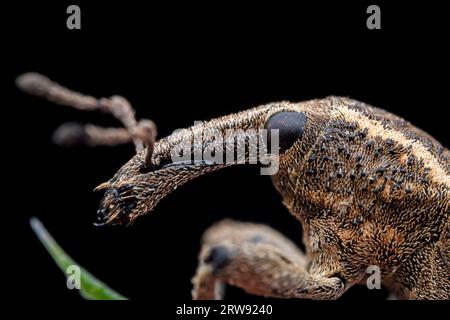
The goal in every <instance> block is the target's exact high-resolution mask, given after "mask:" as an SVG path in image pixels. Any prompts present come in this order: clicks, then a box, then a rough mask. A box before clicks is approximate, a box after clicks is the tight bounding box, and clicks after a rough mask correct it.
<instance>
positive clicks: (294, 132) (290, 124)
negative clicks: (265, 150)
mask: <svg viewBox="0 0 450 320" xmlns="http://www.w3.org/2000/svg"><path fill="white" fill-rule="evenodd" d="M305 124H306V115H305V114H304V113H302V112H278V113H276V114H274V115H272V116H271V117H270V118H269V120H267V122H266V125H265V128H266V129H267V130H268V132H269V139H268V140H269V145H270V131H271V130H272V129H278V130H279V142H280V152H281V153H283V152H285V151H286V150H288V149H289V148H290V147H291V146H292V145H293V144H294V143H295V141H297V140H298V139H299V138H301V136H302V135H303V130H304V128H305Z"/></svg>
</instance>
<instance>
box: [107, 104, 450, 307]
mask: <svg viewBox="0 0 450 320" xmlns="http://www.w3.org/2000/svg"><path fill="white" fill-rule="evenodd" d="M280 119H281V120H280ZM252 128H254V129H258V128H271V129H278V132H279V150H278V151H279V157H278V161H279V169H278V171H277V172H276V173H275V174H274V175H272V176H271V179H272V181H273V185H274V186H275V188H276V190H277V191H278V192H279V194H280V195H281V198H282V201H283V204H284V205H285V206H286V207H287V209H288V211H289V212H290V213H291V214H292V215H293V216H294V217H295V218H297V219H298V220H299V221H300V222H301V226H302V231H303V232H302V234H303V243H304V245H305V252H302V251H301V250H300V249H298V248H297V247H296V246H295V245H294V244H293V243H292V242H291V241H290V240H288V239H287V238H285V237H284V236H283V235H281V234H280V233H279V232H277V231H275V230H273V229H271V228H270V227H268V226H264V225H259V224H252V223H243V222H236V221H231V220H226V221H222V222H220V223H218V224H216V225H214V226H212V227H211V228H210V229H209V230H207V231H206V233H205V234H204V236H203V239H202V248H201V252H200V255H199V266H198V269H197V273H196V275H195V276H194V278H193V280H192V282H193V286H194V288H193V291H192V295H193V298H194V299H220V298H222V297H223V290H222V289H223V287H224V285H225V284H228V285H233V286H237V287H240V288H242V289H244V290H245V291H247V292H248V293H251V294H256V295H261V296H267V297H279V298H305V299H336V298H339V297H340V296H341V295H342V294H344V293H345V292H346V291H347V290H348V289H349V288H350V287H352V286H354V285H356V284H365V281H366V279H367V273H366V270H367V268H368V267H369V266H377V267H378V268H379V270H380V273H381V275H380V276H381V281H382V284H383V285H384V286H385V287H386V288H387V289H388V290H389V291H390V292H392V293H393V294H394V295H395V296H396V297H398V298H401V299H449V298H450V223H449V216H450V152H449V150H448V149H446V148H445V147H443V146H442V145H441V144H440V143H439V142H438V141H437V140H435V139H434V138H433V137H432V136H430V135H429V134H427V133H426V132H424V131H422V130H421V129H419V128H417V127H415V126H413V125H412V124H410V123H409V122H407V121H406V120H404V119H402V118H401V117H398V116H396V115H394V114H392V113H389V112H387V111H385V110H382V109H379V108H376V107H373V106H370V105H367V104H365V103H362V102H359V101H356V100H352V99H349V98H341V97H328V98H325V99H318V100H311V101H306V102H301V103H291V102H279V103H270V104H267V105H263V106H259V107H256V108H253V109H250V110H247V111H243V112H240V113H236V114H232V115H228V116H224V117H221V118H217V119H213V120H211V121H209V122H206V123H203V124H198V125H195V126H192V127H190V128H187V129H183V130H179V131H177V132H175V133H174V134H172V135H170V136H168V137H166V138H163V139H161V140H159V141H158V142H157V143H156V145H155V146H154V152H153V154H152V157H151V163H149V161H148V159H147V161H146V153H145V150H143V151H141V152H139V153H138V154H136V155H135V156H134V157H133V158H132V159H131V160H129V162H128V163H126V164H125V165H124V166H123V167H122V168H121V169H120V170H118V172H117V173H116V174H115V175H114V176H113V178H112V179H111V180H109V181H108V182H106V183H104V184H102V185H101V187H100V188H101V189H106V192H105V195H104V197H103V199H102V201H101V204H100V209H99V211H98V212H99V214H100V216H101V218H102V219H103V220H104V221H105V222H106V223H108V224H122V223H129V222H130V221H134V220H135V219H136V218H137V217H138V216H141V215H144V214H146V213H148V212H150V211H153V210H154V208H155V206H156V205H157V204H158V202H159V201H160V200H161V199H162V198H164V197H166V196H167V195H168V194H170V193H171V192H172V191H173V190H175V189H176V188H177V187H179V186H181V185H182V184H184V183H186V182H187V181H189V180H192V179H194V178H195V177H198V176H201V175H204V174H206V173H209V172H212V171H215V170H218V169H221V168H225V167H228V166H229V165H225V164H215V163H202V162H198V163H195V162H181V163H172V161H171V150H172V149H173V148H174V147H176V145H177V144H179V143H180V142H181V141H186V140H188V141H189V140H191V139H193V137H194V136H195V135H196V134H201V135H202V136H203V137H204V139H203V142H202V145H201V146H200V147H201V148H206V147H208V146H211V145H212V144H214V143H215V142H214V141H215V140H214V139H210V136H211V135H212V133H211V132H213V131H217V130H219V131H220V132H225V130H227V129H243V130H246V129H252Z"/></svg>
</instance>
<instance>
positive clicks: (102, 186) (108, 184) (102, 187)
mask: <svg viewBox="0 0 450 320" xmlns="http://www.w3.org/2000/svg"><path fill="white" fill-rule="evenodd" d="M110 187H111V182H109V181H106V182H103V183H100V184H99V185H98V186H96V187H95V189H94V192H97V191H101V190H105V189H108V188H110Z"/></svg>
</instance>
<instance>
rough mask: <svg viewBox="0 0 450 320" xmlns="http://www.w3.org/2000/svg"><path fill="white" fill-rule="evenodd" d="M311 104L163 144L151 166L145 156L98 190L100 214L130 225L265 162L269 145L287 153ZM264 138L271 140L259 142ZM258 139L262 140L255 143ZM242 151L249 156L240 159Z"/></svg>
mask: <svg viewBox="0 0 450 320" xmlns="http://www.w3.org/2000/svg"><path fill="white" fill-rule="evenodd" d="M311 103H312V102H310V103H309V104H305V103H301V104H292V103H287V102H281V103H273V104H268V105H264V106H260V107H257V108H253V109H250V110H247V111H243V112H240V113H237V114H232V115H228V116H225V117H222V118H218V119H213V120H211V121H208V122H204V123H200V124H197V125H195V126H192V127H190V128H187V129H183V130H178V131H176V132H174V133H173V134H172V135H170V136H168V137H166V138H164V139H161V140H160V141H158V142H157V143H156V145H155V149H154V153H153V156H152V164H151V165H150V166H149V165H145V150H144V151H143V152H141V153H139V154H137V155H136V156H134V157H133V158H132V159H131V160H130V161H129V162H128V163H126V164H125V165H124V166H123V167H122V168H121V169H120V170H119V171H118V172H117V173H116V174H115V176H114V177H113V178H112V179H111V180H110V181H108V182H107V183H104V184H102V185H101V186H100V187H99V188H100V189H106V192H105V195H104V198H103V200H102V202H101V204H100V209H99V210H98V215H99V219H100V221H102V222H103V223H107V224H108V223H109V224H123V223H130V222H132V221H134V220H135V219H136V218H137V217H138V216H140V215H143V214H145V213H147V212H149V211H151V210H153V209H154V207H155V206H156V205H157V204H158V202H159V201H160V200H161V199H162V198H164V197H165V196H167V195H168V194H169V193H171V192H172V191H173V190H175V189H176V188H177V187H179V186H181V185H182V184H184V183H186V182H187V181H189V180H192V179H194V178H196V177H198V176H200V175H203V174H205V173H208V172H212V171H215V170H218V169H221V168H224V167H227V166H230V165H233V164H236V163H259V162H263V161H262V156H264V154H262V153H261V150H262V148H263V147H264V148H267V144H272V148H271V150H270V153H271V154H273V153H274V152H275V153H278V151H280V152H285V151H286V150H288V149H289V147H290V145H292V144H294V143H295V142H296V140H298V139H299V138H300V137H301V135H302V133H303V130H304V129H305V123H307V121H308V120H307V118H308V116H307V112H306V111H305V113H303V112H304V110H306V109H308V110H311ZM276 115H277V116H276ZM272 116H273V117H272ZM261 129H268V131H269V132H268V131H267V130H266V131H264V130H262V131H261ZM273 129H277V130H273ZM271 131H276V133H277V134H278V131H279V133H280V134H279V137H278V136H277V137H276V138H277V139H276V140H277V141H276V143H277V144H273V139H274V138H273V135H272V134H271ZM261 132H263V133H265V134H268V137H261V136H259V135H260V134H261ZM255 134H256V135H258V139H253V138H255V137H253V136H252V135H255ZM267 138H268V139H267ZM278 140H279V141H278ZM261 142H262V143H261ZM278 142H279V146H278ZM255 143H256V144H257V147H256V149H255V148H253V149H252V148H251V147H252V144H255ZM273 145H275V146H276V147H273ZM253 147H254V146H253ZM269 147H270V145H269ZM239 150H244V154H243V155H242V154H241V157H240V155H239V152H238V151H239ZM252 150H253V151H254V150H256V152H253V153H252ZM264 150H265V151H266V152H267V149H264ZM205 155H208V156H205ZM230 155H231V156H230ZM255 156H256V157H257V158H258V157H259V159H258V160H256V159H254V157H255ZM265 159H266V160H267V158H265ZM259 160H261V161H259ZM252 161H253V162H252ZM266 165H268V163H266Z"/></svg>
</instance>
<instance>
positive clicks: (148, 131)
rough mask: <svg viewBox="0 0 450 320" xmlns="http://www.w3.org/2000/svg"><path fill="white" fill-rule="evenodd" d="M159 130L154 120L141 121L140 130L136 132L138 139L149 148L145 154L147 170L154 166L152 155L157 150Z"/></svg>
mask: <svg viewBox="0 0 450 320" xmlns="http://www.w3.org/2000/svg"><path fill="white" fill-rule="evenodd" d="M156 135H157V129H156V125H155V123H154V122H153V121H152V120H147V119H145V120H141V121H139V124H138V128H137V131H136V137H137V138H139V139H140V140H141V141H143V142H144V145H145V147H146V148H147V150H146V153H145V165H146V166H147V168H150V167H151V166H152V164H153V163H152V155H153V151H154V149H155V143H156Z"/></svg>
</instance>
